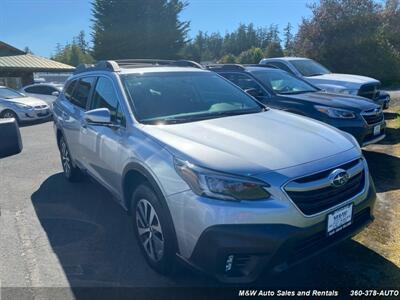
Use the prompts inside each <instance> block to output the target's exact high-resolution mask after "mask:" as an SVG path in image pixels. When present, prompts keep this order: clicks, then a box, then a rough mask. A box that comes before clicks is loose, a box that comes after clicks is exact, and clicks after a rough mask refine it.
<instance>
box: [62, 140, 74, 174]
mask: <svg viewBox="0 0 400 300" xmlns="http://www.w3.org/2000/svg"><path fill="white" fill-rule="evenodd" d="M60 146H61V163H62V165H63V169H64V172H65V175H66V176H67V177H69V176H70V175H71V159H70V157H69V151H68V148H67V144H65V142H64V140H61V145H60Z"/></svg>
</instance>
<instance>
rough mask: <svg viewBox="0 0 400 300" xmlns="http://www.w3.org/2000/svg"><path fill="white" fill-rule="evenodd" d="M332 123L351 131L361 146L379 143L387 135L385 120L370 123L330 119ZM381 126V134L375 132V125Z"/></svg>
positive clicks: (341, 128)
mask: <svg viewBox="0 0 400 300" xmlns="http://www.w3.org/2000/svg"><path fill="white" fill-rule="evenodd" d="M328 123H329V124H330V125H332V126H334V127H336V128H338V129H340V130H343V131H345V132H347V133H350V134H351V135H352V136H354V137H355V138H356V140H357V141H358V143H359V144H360V146H361V147H364V146H367V145H369V144H374V143H377V142H379V141H381V140H383V139H384V138H385V137H386V134H385V128H386V124H385V121H382V122H380V123H377V124H373V125H368V124H366V123H365V122H364V121H362V120H358V119H355V120H339V121H338V120H334V119H332V120H330V121H329V122H328ZM378 125H379V126H380V131H379V134H374V128H375V126H378Z"/></svg>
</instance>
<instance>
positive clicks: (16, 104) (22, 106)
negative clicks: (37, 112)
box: [14, 103, 33, 109]
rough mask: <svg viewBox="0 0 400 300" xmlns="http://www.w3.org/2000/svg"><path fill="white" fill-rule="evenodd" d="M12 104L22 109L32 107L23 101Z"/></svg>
mask: <svg viewBox="0 0 400 300" xmlns="http://www.w3.org/2000/svg"><path fill="white" fill-rule="evenodd" d="M14 105H15V106H16V107H18V108H22V109H32V108H33V107H32V106H30V105H27V104H23V103H14Z"/></svg>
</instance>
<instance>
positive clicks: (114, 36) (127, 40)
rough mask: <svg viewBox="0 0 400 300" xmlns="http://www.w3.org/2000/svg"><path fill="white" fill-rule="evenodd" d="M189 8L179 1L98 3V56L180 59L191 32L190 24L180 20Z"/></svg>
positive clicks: (95, 10) (95, 48)
mask: <svg viewBox="0 0 400 300" xmlns="http://www.w3.org/2000/svg"><path fill="white" fill-rule="evenodd" d="M186 5H187V4H186V2H182V1H179V0H152V1H148V0H135V1H109V0H94V1H93V3H92V6H93V7H92V12H93V32H92V37H93V54H94V57H95V58H96V59H121V58H176V57H178V56H179V53H180V51H181V49H182V47H183V46H184V45H185V43H186V35H187V31H188V29H189V22H181V21H179V19H178V17H179V14H180V13H181V12H182V10H183V9H184V8H185V6H186Z"/></svg>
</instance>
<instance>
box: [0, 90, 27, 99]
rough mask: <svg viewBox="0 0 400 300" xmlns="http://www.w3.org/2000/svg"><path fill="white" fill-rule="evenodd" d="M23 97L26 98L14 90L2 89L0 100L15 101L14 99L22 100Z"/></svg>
mask: <svg viewBox="0 0 400 300" xmlns="http://www.w3.org/2000/svg"><path fill="white" fill-rule="evenodd" d="M22 97H26V96H25V95H23V94H21V93H19V92H17V91H14V90H13V89H10V88H0V98H3V99H14V98H22Z"/></svg>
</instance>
